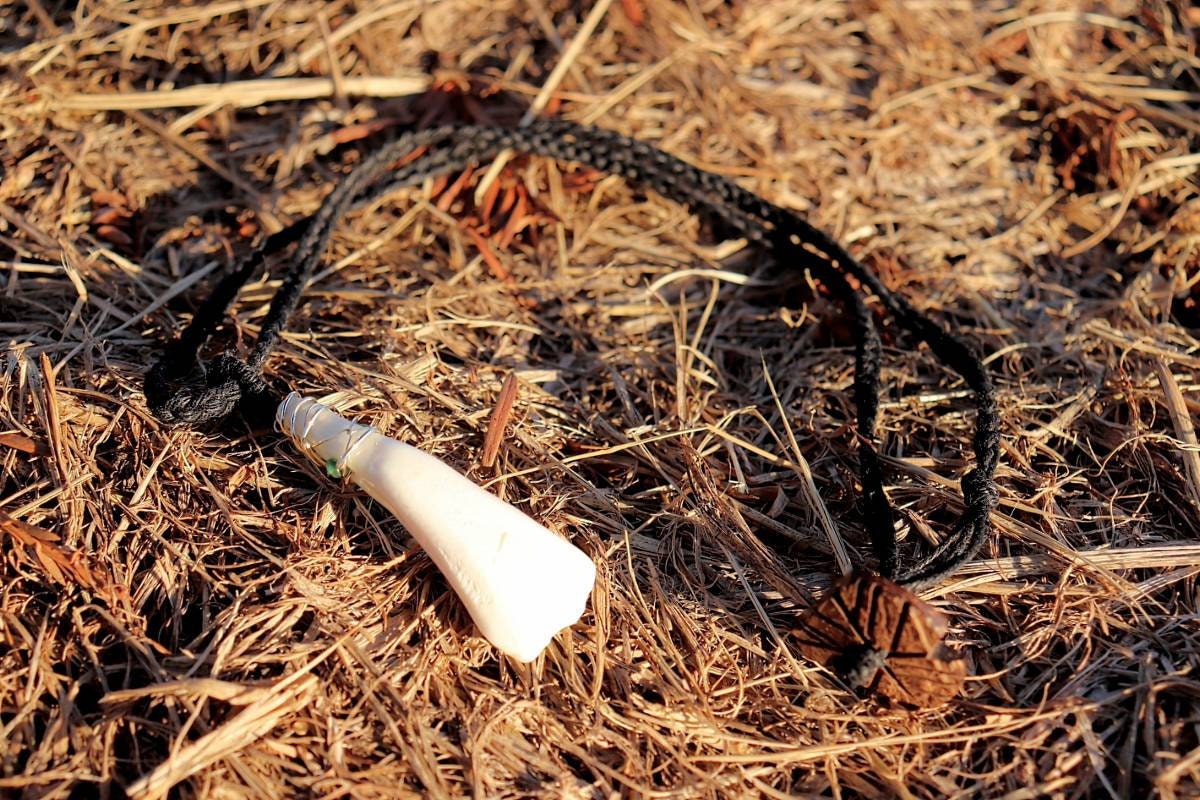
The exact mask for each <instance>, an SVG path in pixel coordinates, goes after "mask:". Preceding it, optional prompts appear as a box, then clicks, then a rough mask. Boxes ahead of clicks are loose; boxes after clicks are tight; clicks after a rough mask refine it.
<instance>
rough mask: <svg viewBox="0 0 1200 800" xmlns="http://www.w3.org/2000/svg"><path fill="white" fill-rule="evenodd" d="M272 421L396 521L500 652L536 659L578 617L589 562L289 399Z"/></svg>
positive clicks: (414, 458) (436, 474)
mask: <svg viewBox="0 0 1200 800" xmlns="http://www.w3.org/2000/svg"><path fill="white" fill-rule="evenodd" d="M276 422H277V423H278V425H279V427H280V429H281V430H283V432H284V433H286V434H288V435H289V436H291V437H292V439H293V440H294V441H295V442H296V443H297V445H298V446H299V447H300V448H301V449H302V450H305V451H307V452H311V453H313V454H315V455H316V456H317V457H318V458H319V459H320V460H322V461H334V462H336V463H337V465H338V468H339V469H341V470H342V472H343V473H344V474H346V476H347V477H348V478H349V479H350V480H352V481H353V482H354V483H356V484H358V485H359V486H360V487H362V489H363V490H364V491H365V492H366V493H367V494H369V495H371V497H373V498H375V500H376V501H378V502H379V503H381V504H382V505H383V506H384V507H386V508H387V509H388V510H389V511H391V512H392V513H393V514H394V515H396V517H397V518H398V519H399V520H400V521H401V522H402V523H403V524H404V527H405V528H407V529H408V531H409V533H411V534H412V536H413V538H415V539H416V540H417V542H418V543H419V544H420V545H421V547H423V548H424V549H425V551H426V552H427V553H429V556H430V557H431V558H432V559H433V561H434V563H436V564H437V565H438V568H439V569H441V571H442V573H443V574H445V576H446V578H447V580H448V581H449V582H450V585H451V586H452V587H454V591H455V592H457V593H458V596H459V598H461V599H462V601H463V604H464V605H465V606H466V607H467V611H469V612H470V614H471V618H472V619H473V620H474V621H475V624H476V625H477V626H479V630H480V631H481V632H482V633H483V635H484V636H486V637H487V639H488V641H490V642H491V643H492V644H494V645H495V646H496V647H497V648H499V649H500V650H501V651H502V652H504V653H506V654H508V655H510V656H512V657H513V658H515V659H516V660H518V661H522V662H528V661H532V660H533V659H535V658H537V656H538V654H539V653H541V652H542V650H543V649H544V648H545V647H546V645H547V644H549V643H550V640H551V639H552V638H553V637H554V635H555V634H556V633H558V632H559V631H560V630H562V629H563V628H566V627H568V626H570V625H573V624H574V623H575V622H577V621H578V620H579V617H580V616H581V615H582V614H583V611H584V608H585V607H586V606H587V599H588V596H589V595H590V594H591V591H592V585H593V583H594V582H595V578H596V567H595V565H594V564H593V563H592V561H591V559H590V558H588V557H587V555H586V554H584V552H583V551H582V550H580V549H579V548H577V547H575V546H574V545H572V544H571V543H570V542H568V541H567V540H566V539H563V538H562V537H561V536H558V535H557V534H554V533H552V532H550V531H549V530H547V529H546V528H544V527H543V526H541V525H540V524H538V523H537V522H535V521H534V520H533V519H531V518H530V517H528V516H527V515H525V514H524V513H522V512H521V511H519V510H518V509H517V508H515V507H514V506H511V505H509V504H508V503H506V502H504V501H503V500H501V499H500V498H498V497H496V496H495V495H493V494H492V493H490V492H488V491H487V490H485V489H483V488H482V487H480V486H477V485H476V484H475V483H473V482H472V481H471V480H470V479H468V478H467V477H466V476H464V475H462V474H460V473H458V472H457V471H456V470H454V469H453V468H452V467H450V466H448V465H447V464H445V463H443V462H442V461H440V460H438V459H437V458H435V457H434V456H431V455H429V454H428V453H423V452H421V451H420V450H417V449H416V448H415V447H411V446H410V445H407V444H404V443H403V442H398V441H396V440H395V439H390V438H388V437H386V436H384V435H383V434H382V433H380V432H379V431H378V430H376V429H375V428H371V427H368V426H366V425H359V424H358V423H355V422H351V421H350V420H347V419H345V418H343V417H341V416H339V415H338V414H336V413H335V412H333V411H332V410H330V409H329V408H328V407H327V406H325V405H322V404H321V403H319V402H317V401H316V400H314V399H312V398H307V397H301V396H300V395H299V394H297V393H295V392H292V393H291V394H290V395H288V396H287V398H285V399H284V401H283V402H282V403H281V404H280V405H279V409H278V410H277V412H276Z"/></svg>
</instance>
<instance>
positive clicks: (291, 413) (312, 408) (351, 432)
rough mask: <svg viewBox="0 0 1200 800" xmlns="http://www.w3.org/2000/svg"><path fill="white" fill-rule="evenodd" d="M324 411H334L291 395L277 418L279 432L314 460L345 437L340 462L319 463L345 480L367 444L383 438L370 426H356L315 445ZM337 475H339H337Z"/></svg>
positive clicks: (280, 408) (338, 458) (298, 395)
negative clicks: (316, 427)
mask: <svg viewBox="0 0 1200 800" xmlns="http://www.w3.org/2000/svg"><path fill="white" fill-rule="evenodd" d="M322 410H325V411H330V409H329V408H328V407H326V406H325V405H324V404H323V403H320V402H319V401H317V400H315V399H314V398H312V397H301V396H300V393H299V392H294V391H293V392H290V393H289V394H288V396H287V397H286V398H284V400H283V402H282V403H280V404H279V408H278V411H277V412H276V414H275V430H277V431H279V432H280V433H283V434H284V435H286V436H288V437H289V438H290V439H291V440H292V442H293V443H295V445H296V447H297V448H298V449H299V450H300V451H301V452H303V453H307V454H309V455H310V456H312V455H314V451H315V450H318V449H319V448H321V447H322V446H324V445H326V444H329V443H330V442H332V441H333V440H334V439H337V438H338V437H340V436H342V435H343V434H345V439H346V443H345V446H344V448H343V449H342V451H341V453H340V454H339V455H338V457H337V458H336V459H334V458H330V459H321V458H320V457H317V458H316V459H315V460H318V461H322V462H323V463H324V464H325V467H326V470H327V471H329V473H330V474H331V475H332V476H333V477H345V476H347V475H349V474H350V469H349V467H348V464H349V460H350V457H351V456H352V455H353V454H354V452H355V451H356V450H358V449H359V447H361V446H362V443H363V442H365V441H366V440H367V439H368V438H369V437H370V436H371V435H372V434H379V431H378V430H376V429H375V428H373V427H371V426H369V425H360V424H353V425H352V426H350V427H347V428H346V429H345V430H344V431H339V432H338V433H336V434H334V435H333V436H328V437H326V438H324V439H320V440H317V441H313V440H312V439H311V434H312V429H313V425H315V424H316V421H317V414H318V413H320V412H321V411H322ZM285 412H286V413H285ZM331 413H332V411H331ZM301 428H303V430H301ZM379 435H382V434H379ZM335 471H336V474H334V473H335Z"/></svg>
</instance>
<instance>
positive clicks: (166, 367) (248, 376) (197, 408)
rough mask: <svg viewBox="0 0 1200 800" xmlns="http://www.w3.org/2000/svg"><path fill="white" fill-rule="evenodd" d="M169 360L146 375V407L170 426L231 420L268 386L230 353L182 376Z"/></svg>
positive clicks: (160, 362) (161, 362) (195, 363)
mask: <svg viewBox="0 0 1200 800" xmlns="http://www.w3.org/2000/svg"><path fill="white" fill-rule="evenodd" d="M169 358H170V357H169V356H168V357H167V358H164V359H163V360H161V361H159V362H158V363H157V364H155V365H154V366H153V367H152V368H151V369H150V371H149V372H148V373H146V382H145V387H144V388H145V393H146V405H147V406H149V408H150V411H151V412H152V413H153V414H154V416H156V417H158V419H159V420H161V421H162V422H165V423H167V424H169V425H180V424H183V425H196V424H199V423H202V422H209V421H210V420H214V419H220V418H222V417H225V416H228V415H229V414H230V413H232V412H233V409H234V408H236V407H237V405H238V403H239V402H241V401H242V400H243V399H244V398H246V397H249V396H252V395H261V394H263V393H264V392H265V391H266V388H267V387H266V383H265V382H264V381H263V379H262V376H261V375H259V374H258V373H257V372H256V371H255V370H254V369H253V368H252V367H251V366H250V365H249V364H247V363H246V362H245V361H242V360H241V359H239V358H235V357H234V356H232V355H230V354H229V353H221V354H220V355H219V356H217V357H216V358H215V359H214V360H213V361H212V362H211V363H209V364H207V365H206V364H205V363H204V362H202V361H195V362H193V366H192V368H191V370H190V371H188V372H187V374H184V375H180V374H179V372H178V366H177V365H174V364H171V363H169Z"/></svg>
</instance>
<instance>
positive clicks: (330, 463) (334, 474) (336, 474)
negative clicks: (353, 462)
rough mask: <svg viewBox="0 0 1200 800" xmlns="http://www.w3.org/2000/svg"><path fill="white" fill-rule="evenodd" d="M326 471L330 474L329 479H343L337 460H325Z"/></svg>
mask: <svg viewBox="0 0 1200 800" xmlns="http://www.w3.org/2000/svg"><path fill="white" fill-rule="evenodd" d="M325 471H326V472H327V473H329V477H331V478H340V477H342V471H341V470H340V469H338V465H337V459H336V458H327V459H325Z"/></svg>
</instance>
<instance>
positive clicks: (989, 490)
mask: <svg viewBox="0 0 1200 800" xmlns="http://www.w3.org/2000/svg"><path fill="white" fill-rule="evenodd" d="M962 490H963V500H965V501H966V502H967V505H968V506H973V505H975V504H976V503H977V502H979V501H980V500H982V501H983V503H984V505H986V507H987V508H988V510H991V509H993V508H995V507H996V506H998V505H999V504H1000V490H999V489H998V488H996V482H995V481H994V480H992V479H991V478H989V477H987V476H985V475H984V474H983V473H981V472H980V471H979V470H978V469H973V470H971V471H970V472H968V473H967V474H966V475H963V477H962Z"/></svg>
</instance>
